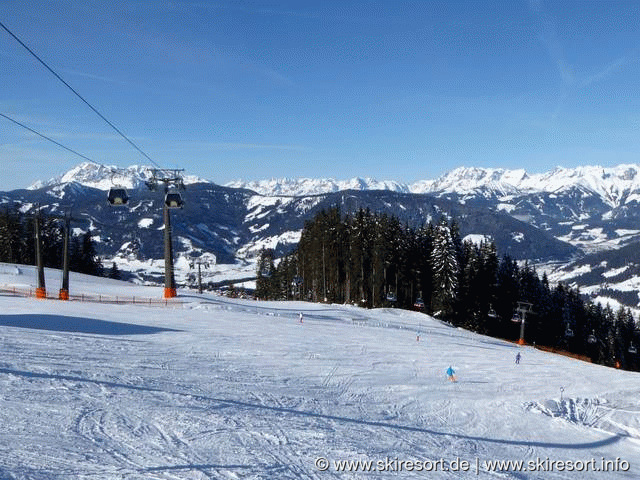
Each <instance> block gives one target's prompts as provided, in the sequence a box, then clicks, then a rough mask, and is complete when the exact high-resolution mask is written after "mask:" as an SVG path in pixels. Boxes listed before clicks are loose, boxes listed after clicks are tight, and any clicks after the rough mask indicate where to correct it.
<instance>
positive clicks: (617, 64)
mask: <svg viewBox="0 0 640 480" xmlns="http://www.w3.org/2000/svg"><path fill="white" fill-rule="evenodd" d="M637 61H638V58H637V56H634V57H631V56H627V55H623V56H622V57H620V58H617V59H616V60H614V61H613V62H611V63H609V64H608V65H605V66H604V67H603V68H602V69H601V70H600V71H598V72H596V73H594V74H593V75H589V76H587V77H586V78H584V79H583V80H582V81H581V82H580V87H588V86H590V85H592V84H594V83H598V82H600V81H602V80H606V79H607V78H609V77H611V76H612V75H613V74H614V73H616V72H617V71H619V70H622V69H623V68H624V67H625V66H627V65H629V64H631V63H633V62H637Z"/></svg>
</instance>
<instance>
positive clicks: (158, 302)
mask: <svg viewBox="0 0 640 480" xmlns="http://www.w3.org/2000/svg"><path fill="white" fill-rule="evenodd" d="M0 295H4V296H11V297H35V298H42V299H50V300H67V301H76V302H93V303H110V304H114V305H155V306H170V305H178V304H182V303H183V302H182V300H178V299H177V298H172V299H171V300H169V299H167V298H151V297H135V296H130V297H129V296H120V295H117V296H115V297H114V296H111V295H101V294H86V293H83V294H80V295H69V292H68V291H65V292H64V294H62V291H61V292H60V295H59V296H47V294H46V291H44V289H41V288H19V287H11V286H6V285H5V286H0Z"/></svg>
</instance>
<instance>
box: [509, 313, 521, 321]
mask: <svg viewBox="0 0 640 480" xmlns="http://www.w3.org/2000/svg"><path fill="white" fill-rule="evenodd" d="M511 321H512V322H514V323H520V322H521V321H522V317H520V315H518V314H517V313H516V314H515V315H514V316H513V317H511Z"/></svg>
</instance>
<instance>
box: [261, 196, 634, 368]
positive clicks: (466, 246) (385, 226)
mask: <svg viewBox="0 0 640 480" xmlns="http://www.w3.org/2000/svg"><path fill="white" fill-rule="evenodd" d="M257 276H258V279H257V283H256V295H257V296H258V297H259V298H268V299H292V298H299V299H304V300H309V301H326V302H332V303H350V304H359V305H361V306H364V307H368V308H373V307H384V306H386V307H389V306H394V307H395V306H397V307H401V308H419V309H422V310H424V311H425V312H426V313H429V314H431V315H434V316H436V317H438V318H441V319H443V320H445V321H447V322H450V323H451V324H453V325H455V326H461V327H464V328H467V329H469V330H472V331H475V332H479V333H483V334H488V335H491V336H496V337H501V338H507V339H514V340H515V339H517V338H519V334H520V322H519V317H517V316H516V317H515V318H514V315H517V307H518V302H527V303H530V304H532V305H533V312H534V313H533V314H528V315H527V317H526V320H527V321H526V324H525V340H526V341H527V342H528V343H536V344H538V345H544V346H548V347H552V348H558V349H562V350H565V351H569V352H573V353H575V354H578V355H585V356H588V357H590V358H591V359H592V360H593V361H594V362H598V363H602V364H606V365H610V366H618V365H619V366H620V367H622V368H627V369H634V370H638V369H639V368H640V361H639V358H638V354H637V353H635V349H636V347H640V335H639V332H638V331H637V330H636V326H635V322H634V319H633V316H632V314H631V312H630V311H629V310H628V309H623V308H621V309H620V310H619V311H617V312H614V311H613V310H611V308H609V307H602V306H600V305H599V304H593V303H591V302H586V301H585V300H584V299H583V298H582V296H581V295H580V293H579V291H578V290H576V289H573V288H569V287H567V286H565V285H563V284H559V285H557V286H555V287H553V288H552V287H551V286H550V285H549V282H548V280H547V278H546V275H543V276H542V278H540V277H539V275H538V274H537V273H536V271H535V270H534V269H533V268H531V267H530V266H529V265H528V264H525V265H523V266H519V265H518V264H517V263H516V262H515V261H514V260H513V259H511V258H509V257H508V256H503V257H502V258H499V257H498V254H497V251H496V247H495V245H494V244H493V243H492V242H482V243H480V244H475V243H472V242H470V241H464V242H463V241H462V240H461V237H460V234H459V230H458V227H457V225H456V223H455V221H451V222H449V221H447V220H445V219H441V220H440V221H439V222H438V223H436V224H434V223H431V222H430V223H429V224H427V225H425V226H422V227H419V228H412V227H409V226H408V225H406V224H401V223H400V221H399V220H398V219H396V218H394V217H391V216H388V215H386V214H374V213H371V212H370V211H368V210H359V211H358V212H356V213H355V214H353V215H349V214H347V215H343V214H342V213H341V211H340V209H339V208H337V207H336V208H332V209H330V210H329V211H322V212H320V213H319V214H318V215H317V216H316V217H315V218H314V219H313V220H311V221H309V222H307V223H306V224H305V227H304V229H303V232H302V235H301V238H300V242H299V244H298V248H297V249H296V250H295V251H294V252H293V253H291V254H290V255H288V256H286V257H284V258H282V259H281V260H280V261H279V262H278V265H277V266H276V261H275V259H274V257H273V252H272V251H268V250H264V251H263V252H262V253H261V255H260V259H259V262H258V271H257ZM513 320H518V321H513Z"/></svg>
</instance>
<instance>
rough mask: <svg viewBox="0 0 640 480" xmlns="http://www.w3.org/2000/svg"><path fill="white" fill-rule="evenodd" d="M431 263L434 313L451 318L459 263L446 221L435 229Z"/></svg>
mask: <svg viewBox="0 0 640 480" xmlns="http://www.w3.org/2000/svg"><path fill="white" fill-rule="evenodd" d="M431 263H432V265H433V289H434V292H433V303H434V312H436V314H439V316H441V317H443V318H449V317H450V316H451V313H452V305H453V301H454V300H455V298H456V293H457V292H456V291H457V288H458V262H457V259H456V249H455V244H454V242H453V238H452V237H451V230H450V228H449V226H448V225H447V224H446V222H445V221H441V222H440V223H439V224H438V226H437V227H436V228H435V231H434V238H433V250H432V251H431Z"/></svg>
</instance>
